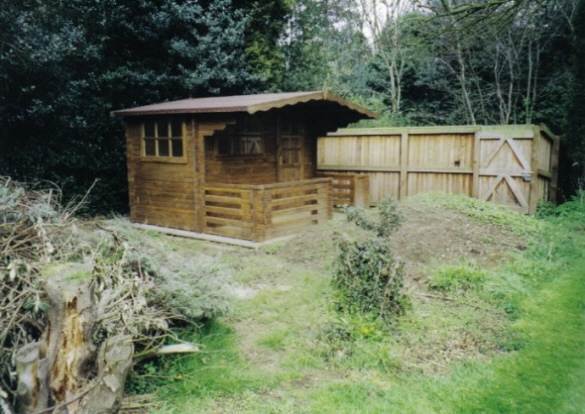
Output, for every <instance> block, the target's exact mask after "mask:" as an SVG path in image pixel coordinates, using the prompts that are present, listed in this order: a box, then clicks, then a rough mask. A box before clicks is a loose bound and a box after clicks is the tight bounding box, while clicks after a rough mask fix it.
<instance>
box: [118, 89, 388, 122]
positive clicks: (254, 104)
mask: <svg viewBox="0 0 585 414" xmlns="http://www.w3.org/2000/svg"><path fill="white" fill-rule="evenodd" d="M308 102H315V103H317V104H318V103H324V104H325V105H331V104H334V105H335V106H336V107H337V109H341V110H344V111H347V112H350V113H352V114H353V115H354V116H356V115H357V116H358V117H359V118H377V117H378V115H377V114H376V113H374V112H372V111H369V110H367V109H365V108H363V107H361V106H359V105H356V104H354V103H351V102H349V101H346V100H345V99H342V98H340V97H338V96H335V95H333V94H330V93H328V92H327V91H326V90H324V91H312V92H282V93H264V94H257V95H237V96H218V97H210V98H190V99H182V100H179V101H172V102H164V103H158V104H154V105H147V106H139V107H136V108H130V109H122V110H118V111H113V112H112V115H114V116H144V115H163V114H211V113H234V112H245V113H248V114H254V113H256V112H259V111H268V110H271V109H275V108H282V107H284V106H291V105H299V104H303V103H308Z"/></svg>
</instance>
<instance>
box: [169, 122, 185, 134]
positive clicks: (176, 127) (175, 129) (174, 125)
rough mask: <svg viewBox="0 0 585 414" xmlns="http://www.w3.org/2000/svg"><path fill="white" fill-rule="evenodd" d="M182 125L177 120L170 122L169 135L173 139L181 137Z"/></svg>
mask: <svg viewBox="0 0 585 414" xmlns="http://www.w3.org/2000/svg"><path fill="white" fill-rule="evenodd" d="M182 126H183V123H182V122H181V121H180V120H179V119H174V120H173V121H172V122H171V134H172V136H173V137H182V136H183V128H182Z"/></svg>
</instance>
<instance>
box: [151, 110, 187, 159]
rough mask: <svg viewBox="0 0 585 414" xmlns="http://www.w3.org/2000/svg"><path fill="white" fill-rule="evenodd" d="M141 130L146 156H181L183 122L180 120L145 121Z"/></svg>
mask: <svg viewBox="0 0 585 414" xmlns="http://www.w3.org/2000/svg"><path fill="white" fill-rule="evenodd" d="M142 132H143V134H142V141H143V143H144V145H143V151H144V152H143V154H144V155H145V156H146V157H172V158H179V157H183V123H182V122H181V121H180V120H177V119H173V120H157V121H146V122H145V123H144V124H143V125H142Z"/></svg>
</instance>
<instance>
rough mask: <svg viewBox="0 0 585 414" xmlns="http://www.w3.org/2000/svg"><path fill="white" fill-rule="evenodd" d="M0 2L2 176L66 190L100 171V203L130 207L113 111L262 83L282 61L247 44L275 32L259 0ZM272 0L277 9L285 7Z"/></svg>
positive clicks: (95, 196)
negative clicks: (240, 2)
mask: <svg viewBox="0 0 585 414" xmlns="http://www.w3.org/2000/svg"><path fill="white" fill-rule="evenodd" d="M1 1H2V6H3V7H2V9H1V10H0V22H1V23H2V25H3V27H6V30H3V31H2V34H1V35H0V79H2V80H3V81H2V83H1V84H0V131H2V132H1V134H2V139H1V140H0V175H11V176H13V177H14V178H16V179H19V180H27V181H31V180H39V179H44V180H51V181H55V182H57V183H58V184H59V185H60V186H61V187H62V188H63V190H64V193H65V195H66V197H67V198H71V197H72V196H74V195H76V194H82V193H84V192H85V191H86V190H87V189H88V188H89V187H90V185H91V183H92V182H93V181H94V180H95V179H99V180H100V181H99V183H98V184H97V186H96V187H95V188H94V190H93V192H92V194H91V195H90V198H89V200H90V202H92V209H93V210H100V211H111V210H115V211H121V210H124V209H125V208H127V195H126V185H125V181H126V174H125V155H124V154H125V150H124V140H123V136H124V133H123V130H122V126H121V123H120V121H119V120H114V119H111V118H110V116H109V112H110V111H112V110H114V109H119V108H124V107H132V106H137V105H144V104H149V103H153V102H157V101H164V100H172V99H179V98H184V97H187V96H208V95H217V94H239V93H247V92H255V91H259V90H261V89H264V88H265V87H266V78H267V77H269V76H272V75H271V74H270V71H272V70H273V69H271V65H273V64H274V65H276V63H274V61H276V60H277V59H276V58H267V59H264V60H262V61H260V60H259V59H260V55H259V54H258V55H255V54H254V53H253V52H252V51H251V49H250V48H248V49H247V48H246V43H245V41H246V39H250V38H254V39H256V44H257V45H260V44H263V45H264V46H263V47H268V45H270V44H271V42H272V44H275V42H276V41H277V38H278V36H277V34H278V30H280V29H279V26H278V24H275V25H274V27H273V28H272V29H271V30H269V31H267V32H266V33H263V27H258V28H255V29H253V27H252V26H251V24H250V22H251V21H253V20H254V19H256V20H258V19H260V20H261V19H266V16H264V15H263V14H262V13H264V12H265V9H264V8H263V7H261V5H262V4H267V3H262V2H260V1H256V2H248V3H246V4H245V6H241V7H242V8H241V9H239V8H236V7H234V5H233V4H232V2H231V1H230V0H208V1H205V2H191V1H187V0H171V1H162V0H138V1H135V2H123V1H120V0H107V1H98V0H72V1H70V2H62V1H59V0H51V1H40V0H25V1H23V2H11V1H8V0H1ZM270 4H273V5H274V7H272V8H269V11H270V12H271V13H272V14H270V16H272V17H275V19H276V18H277V17H278V16H279V15H282V14H283V13H285V8H284V3H282V2H279V1H274V2H272V3H270ZM266 7H268V6H266ZM250 10H251V14H246V12H247V11H250ZM254 13H258V14H254ZM262 16H264V17H262ZM282 20H283V17H282V16H281V17H280V21H282ZM257 33H262V34H257ZM258 47H259V46H258ZM255 58H257V59H258V60H256V61H254V60H253V59H255ZM251 60H252V61H251Z"/></svg>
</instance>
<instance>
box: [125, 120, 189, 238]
mask: <svg viewBox="0 0 585 414" xmlns="http://www.w3.org/2000/svg"><path fill="white" fill-rule="evenodd" d="M141 139H142V137H141V123H140V122H128V123H127V128H126V143H127V154H128V185H129V198H130V200H129V201H130V219H131V221H133V222H139V223H145V224H152V225H156V226H163V227H170V228H178V229H184V230H195V206H194V186H195V180H194V162H193V160H194V153H193V131H192V129H191V125H190V123H189V122H187V123H186V128H185V137H184V139H185V142H184V152H185V157H184V158H183V159H182V160H180V161H179V160H177V159H171V160H170V161H171V162H164V161H151V160H149V159H147V158H143V157H142V156H141Z"/></svg>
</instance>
